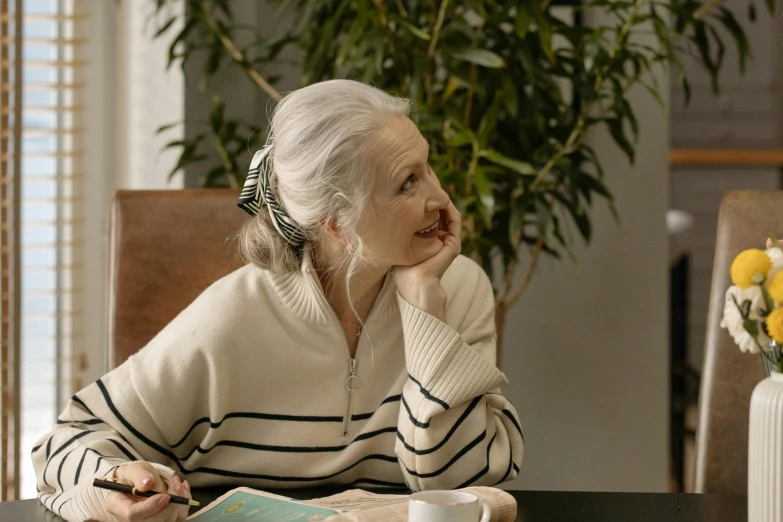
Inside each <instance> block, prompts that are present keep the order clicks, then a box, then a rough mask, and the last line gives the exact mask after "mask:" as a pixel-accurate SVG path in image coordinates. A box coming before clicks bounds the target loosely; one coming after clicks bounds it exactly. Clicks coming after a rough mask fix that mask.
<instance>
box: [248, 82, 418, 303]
mask: <svg viewBox="0 0 783 522" xmlns="http://www.w3.org/2000/svg"><path fill="white" fill-rule="evenodd" d="M410 110H411V102H410V101H409V100H407V99H404V98H398V97H395V96H391V95H389V94H387V93H385V92H383V91H381V90H380V89H377V88H375V87H372V86H370V85H366V84H364V83H360V82H356V81H352V80H329V81H325V82H320V83H316V84H313V85H310V86H308V87H304V88H302V89H298V90H296V91H293V92H291V93H290V94H288V95H286V96H285V97H284V98H283V100H282V101H281V102H280V103H279V104H278V105H277V106H276V107H275V109H274V112H273V114H272V120H271V130H270V133H269V138H268V140H267V144H271V145H272V147H273V150H272V162H271V164H272V172H271V174H270V182H271V185H272V187H273V190H274V191H275V192H276V195H277V198H278V201H279V202H280V204H281V205H282V206H283V207H284V208H285V210H286V211H287V212H288V214H289V215H290V216H291V218H292V219H293V220H294V221H296V223H298V224H299V226H300V227H301V229H302V232H303V234H304V236H305V238H306V240H307V245H306V247H305V248H311V247H313V246H317V245H318V244H319V242H320V241H321V240H322V239H323V236H322V234H324V233H325V232H324V227H323V224H324V223H333V224H334V225H336V228H337V229H338V230H339V233H340V237H341V239H342V240H343V241H344V242H345V244H346V248H345V258H344V260H343V262H345V263H346V264H347V267H348V269H347V276H346V285H348V280H349V278H350V276H351V274H352V273H354V272H355V271H356V269H357V268H358V267H359V264H360V263H361V262H362V260H363V255H362V246H363V245H362V241H361V238H360V237H359V234H358V231H359V225H360V221H361V218H362V215H363V213H364V210H365V208H366V206H367V204H368V202H369V200H370V194H371V191H372V187H373V184H374V174H373V168H374V166H373V163H372V159H371V151H372V149H373V141H374V140H375V139H376V138H375V134H376V133H377V132H378V131H379V130H380V129H381V128H382V127H383V126H384V124H385V123H386V122H387V121H388V119H389V117H392V116H408V115H409V113H410ZM239 250H240V253H241V255H242V257H243V259H244V260H245V261H247V262H249V263H252V264H254V265H256V266H258V267H260V268H263V269H267V270H271V271H273V272H292V271H296V270H298V269H299V263H300V259H299V256H298V255H297V252H295V251H294V249H293V248H292V247H291V246H290V245H289V243H288V242H287V241H286V239H285V238H283V237H282V236H281V235H280V234H279V233H278V232H277V230H276V229H275V228H274V226H273V225H272V222H271V220H270V217H269V212H268V210H267V209H266V208H265V206H263V205H262V209H261V212H259V214H258V215H257V216H255V217H254V218H252V219H250V220H249V221H248V222H247V223H245V225H244V227H243V228H242V230H241V232H240V234H239ZM349 295H350V294H349ZM349 300H350V297H349Z"/></svg>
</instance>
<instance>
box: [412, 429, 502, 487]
mask: <svg viewBox="0 0 783 522" xmlns="http://www.w3.org/2000/svg"><path fill="white" fill-rule="evenodd" d="M485 438H487V430H484V431H482V432H481V435H479V436H478V437H476V438H475V439H473V440H472V441H470V442H469V443H468V444H467V445H466V446H465V447H464V448H462V449H461V450H459V453H457V454H456V455H454V456H453V457H452V458H451V460H450V461H448V462H447V463H446V464H445V465H444V466H443V467H442V468H440V469H439V470H437V471H433V472H431V473H419V472H418V471H413V470H410V469H408V466H405V463H403V466H405V471H407V472H408V473H410V474H411V475H413V476H414V477H418V478H432V477H437V476H438V475H440V474H441V473H443V472H444V471H446V470H447V469H449V468H450V467H451V466H452V465H453V464H454V463H455V462H457V461H458V460H459V459H461V458H462V457H463V456H464V455H465V454H466V453H467V452H469V451H470V450H472V449H473V448H475V447H476V446H478V445H479V444H480V443H481V441H482V440H484V439H485Z"/></svg>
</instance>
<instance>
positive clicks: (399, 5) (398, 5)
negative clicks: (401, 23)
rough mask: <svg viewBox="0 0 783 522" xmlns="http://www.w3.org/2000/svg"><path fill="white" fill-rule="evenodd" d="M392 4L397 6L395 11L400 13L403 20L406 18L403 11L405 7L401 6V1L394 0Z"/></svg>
mask: <svg viewBox="0 0 783 522" xmlns="http://www.w3.org/2000/svg"><path fill="white" fill-rule="evenodd" d="M394 2H395V3H396V4H397V10H398V11H399V12H400V15H401V16H402V17H403V18H408V11H406V10H405V6H404V5H402V1H401V0H394Z"/></svg>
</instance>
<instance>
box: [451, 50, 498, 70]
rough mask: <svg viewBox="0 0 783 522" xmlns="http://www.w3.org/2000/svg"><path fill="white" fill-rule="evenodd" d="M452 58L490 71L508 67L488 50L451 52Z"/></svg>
mask: <svg viewBox="0 0 783 522" xmlns="http://www.w3.org/2000/svg"><path fill="white" fill-rule="evenodd" d="M451 56H453V57H454V58H456V59H458V60H465V61H466V62H470V63H475V64H476V65H481V66H482V67H488V68H490V69H500V68H503V67H505V66H506V62H504V61H503V58H501V57H500V56H498V55H497V54H495V53H493V52H492V51H487V50H486V49H469V48H468V49H458V50H454V51H451Z"/></svg>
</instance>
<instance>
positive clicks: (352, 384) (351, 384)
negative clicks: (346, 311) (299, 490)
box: [307, 268, 392, 437]
mask: <svg viewBox="0 0 783 522" xmlns="http://www.w3.org/2000/svg"><path fill="white" fill-rule="evenodd" d="M307 273H308V274H310V277H311V278H312V279H313V282H315V283H316V285H317V286H318V287H319V288H320V289H321V295H323V288H322V287H321V284H320V281H316V278H315V276H313V274H312V271H311V270H310V268H308V269H307ZM391 280H392V274H391V272H390V273H388V274H386V280H385V281H384V282H383V287H382V288H381V291H380V293H379V294H378V297H377V298H376V299H375V302H374V303H373V305H372V308H370V313H369V314H367V321H365V324H366V323H369V322H370V318H371V317H372V314H373V312H375V308H376V307H377V306H378V303H379V302H380V301H381V299H382V298H383V296H384V294H385V293H386V288H387V287H388V286H389V281H391ZM324 300H326V296H324ZM326 307H327V308H328V309H329V311H330V312H331V313H332V317H334V320H335V321H336V322H337V325H338V326H339V327H340V331H341V332H342V334H343V342H344V343H345V351H346V352H348V377H346V378H345V382H344V384H345V389H346V390H347V391H348V407H347V409H346V412H345V421H344V422H343V437H347V436H348V433H349V431H350V429H351V417H353V401H354V394H355V393H356V392H357V391H358V390H359V388H360V387H361V385H362V380H361V379H360V378H359V376H358V375H357V374H356V373H357V368H358V367H359V361H358V358H359V350H360V349H361V345H362V343H361V337H362V335H364V329H362V331H361V332H360V334H359V343H358V344H357V345H356V357H351V347H350V345H349V344H348V337H346V335H345V330H343V327H342V325H341V324H340V318H339V317H337V314H336V313H335V311H334V310H333V309H332V307H331V306H329V303H328V302H327V303H326Z"/></svg>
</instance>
